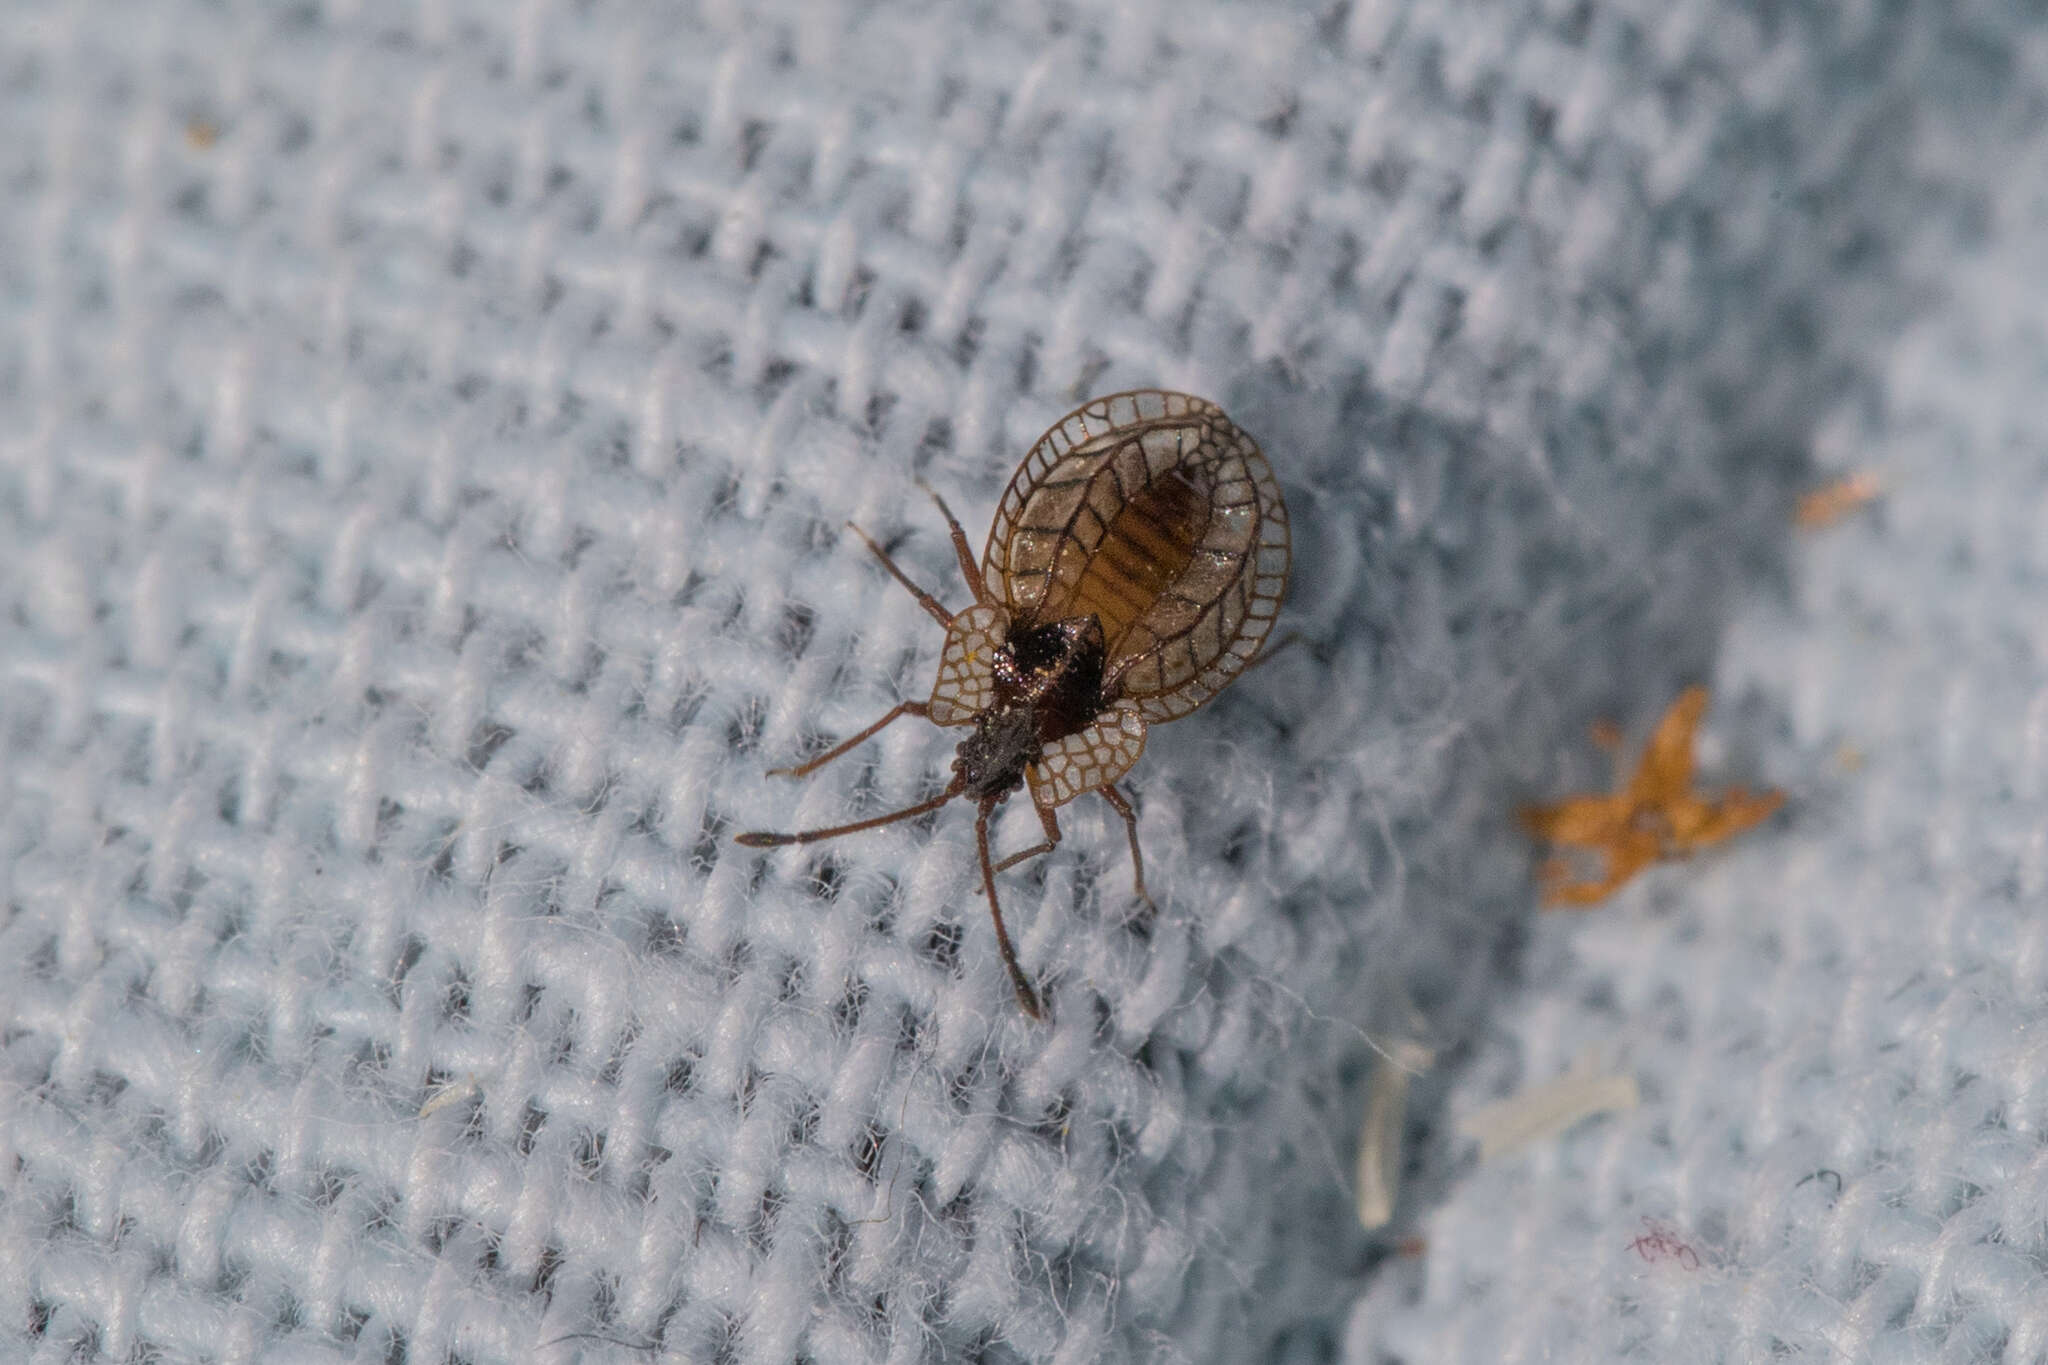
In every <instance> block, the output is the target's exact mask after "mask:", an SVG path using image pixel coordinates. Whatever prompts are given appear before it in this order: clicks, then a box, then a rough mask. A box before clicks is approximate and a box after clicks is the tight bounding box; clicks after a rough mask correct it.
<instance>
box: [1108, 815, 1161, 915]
mask: <svg viewBox="0 0 2048 1365" xmlns="http://www.w3.org/2000/svg"><path fill="white" fill-rule="evenodd" d="M1095 790H1097V791H1099V792H1101V793H1102V799H1103V800H1105V801H1107V802H1109V804H1110V805H1112V806H1114V807H1116V813H1117V814H1118V815H1121V816H1123V818H1124V833H1125V834H1126V835H1128V836H1129V838H1130V841H1131V890H1133V891H1135V892H1137V894H1138V899H1139V900H1141V901H1143V902H1145V909H1146V911H1147V913H1150V914H1157V913H1158V912H1159V906H1158V904H1157V903H1156V902H1154V901H1153V899H1152V893H1151V892H1149V891H1147V890H1146V889H1145V855H1144V854H1143V853H1140V852H1139V851H1138V812H1137V811H1135V810H1133V809H1131V803H1130V799H1129V798H1128V797H1126V796H1125V795H1124V794H1123V793H1122V792H1120V791H1118V790H1117V789H1116V788H1115V787H1114V786H1110V785H1108V784H1104V785H1103V786H1100V787H1097V788H1096V789H1095Z"/></svg>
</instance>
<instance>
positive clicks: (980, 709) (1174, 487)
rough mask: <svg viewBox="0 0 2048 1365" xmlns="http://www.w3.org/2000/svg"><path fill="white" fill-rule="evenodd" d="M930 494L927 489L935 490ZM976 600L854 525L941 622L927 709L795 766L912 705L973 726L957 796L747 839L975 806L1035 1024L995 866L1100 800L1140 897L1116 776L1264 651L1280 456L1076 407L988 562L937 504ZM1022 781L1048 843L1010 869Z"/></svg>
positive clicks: (1174, 423)
mask: <svg viewBox="0 0 2048 1365" xmlns="http://www.w3.org/2000/svg"><path fill="white" fill-rule="evenodd" d="M927 491H930V490H927ZM932 501H933V502H935V503H937V504H938V507H939V512H940V514H941V515H942V516H944V517H945V519H946V525H947V527H948V529H949V530H950V531H951V533H952V539H953V552H954V555H955V557H956V558H957V559H958V560H959V562H960V573H961V576H962V577H964V578H965V579H966V580H967V586H968V587H969V588H970V589H971V590H972V591H973V593H974V605H972V606H970V607H968V608H966V609H965V610H962V611H959V612H951V611H948V610H947V609H946V608H945V607H944V606H942V605H941V604H940V603H939V601H938V599H937V598H935V597H933V596H932V595H931V594H930V593H928V592H926V591H925V590H924V589H922V588H920V587H918V586H917V585H916V584H915V583H913V582H911V581H910V578H909V577H908V576H907V575H906V574H905V573H904V572H903V571H902V570H901V569H900V568H898V567H897V566H896V563H895V561H894V560H892V559H891V558H890V557H889V555H888V553H887V552H886V551H884V550H883V549H882V547H881V546H879V545H877V544H876V543H875V542H874V540H873V539H871V538H870V537H869V536H868V534H867V533H866V532H865V531H862V530H861V529H860V528H859V527H858V526H852V524H851V523H848V525H849V527H850V528H851V529H852V531H853V532H854V534H855V535H858V536H859V537H860V538H861V540H862V542H863V543H865V544H866V545H867V547H868V549H869V550H871V551H873V552H874V555H875V557H876V558H877V559H879V560H881V561H882V567H884V568H885V569H887V570H888V571H889V573H890V575H891V576H892V577H894V578H895V579H896V581H897V582H899V583H901V584H902V585H903V586H904V587H905V588H906V589H908V590H909V591H910V593H911V595H912V596H914V597H915V598H916V599H917V600H918V602H919V603H920V604H921V605H922V606H923V607H924V609H925V610H926V611H927V612H929V613H930V614H931V616H932V618H933V619H934V620H936V621H937V622H938V623H939V624H940V625H941V626H943V627H945V630H946V643H945V648H944V651H943V653H942V654H941V656H940V660H939V674H938V679H937V681H936V682H934V684H933V685H932V693H931V697H930V699H929V700H926V701H906V702H900V703H898V704H897V705H896V706H895V707H894V708H892V709H891V710H890V711H889V712H888V713H887V714H886V715H884V716H883V717H882V718H881V719H880V720H878V721H876V722H875V723H874V724H872V725H870V726H868V727H867V728H866V729H864V730H862V731H861V732H860V733H858V734H856V735H853V736H852V737H850V738H848V739H846V740H843V741H842V742H840V743H839V744H836V745H834V746H833V747H832V748H830V749H828V750H826V751H825V752H824V753H822V754H820V755H818V756H817V757H816V758H813V759H811V760H810V761H808V762H806V763H800V764H797V765H795V766H793V767H789V768H777V769H773V770H772V771H773V772H774V773H776V774H778V775H783V776H788V777H802V776H804V775H806V774H808V773H811V772H815V771H816V770H817V769H819V768H821V767H823V766H824V765H825V764H827V763H830V762H831V761H832V760H833V759H835V758H838V757H839V756H840V755H842V754H845V753H847V752H848V751H850V750H851V749H853V748H854V747H856V746H857V745H860V744H863V743H865V742H866V741H867V740H869V739H872V738H873V737H874V736H875V735H876V734H877V733H878V732H879V731H881V729H882V728H883V727H884V726H887V725H889V724H890V723H891V722H893V721H895V720H897V719H898V718H900V717H902V716H923V717H925V718H926V719H928V720H930V721H932V722H934V723H935V724H938V725H944V726H968V727H972V728H971V730H970V732H969V733H968V734H967V736H966V737H965V738H963V739H962V740H961V741H960V746H959V748H958V750H957V751H956V752H955V754H954V756H953V775H952V778H951V780H950V781H948V782H947V784H946V787H945V790H943V791H941V792H940V793H939V794H938V795H937V796H934V797H932V798H930V799H929V800H925V801H920V802H918V803H916V804H915V805H911V806H906V807H904V808H903V809H901V810H897V811H892V812H890V813H889V814H887V815H878V816H875V817H873V818H871V819H867V820H856V821H853V822H852V823H850V824H844V825H834V826H831V827H829V828H824V829H811V830H804V831H801V832H798V833H793V834H773V833H766V832H755V833H749V834H742V835H739V836H738V837H737V840H736V841H737V842H738V843H740V844H743V845H745V846H746V847H749V848H772V847H777V846H780V845H784V844H807V843H814V842H816V841H818V840H821V839H834V838H837V837H839V836H840V835H842V834H853V833H856V832H858V831H861V830H867V829H874V828H876V827H877V826H880V825H887V824H893V823H895V822H896V821H898V820H907V819H911V818H912V817H915V816H918V815H922V814H924V813H925V812H927V811H931V810H936V809H937V808H939V807H940V806H942V805H944V804H946V803H947V802H948V801H951V800H953V799H954V798H955V797H965V798H966V799H968V800H970V801H972V802H973V803H974V805H975V821H974V837H975V845H976V848H977V850H978V851H979V854H980V859H981V885H982V891H983V893H984V894H985V895H986V896H987V897H988V904H989V913H990V915H991V916H992V917H993V918H994V920H995V930H996V943H997V944H998V946H999V947H1000V948H1001V950H1002V955H1003V965H1004V966H1005V967H1006V968H1008V970H1009V973H1010V981H1011V984H1012V985H1013V986H1015V988H1016V991H1017V1003H1018V1004H1020V1005H1021V1006H1023V1008H1024V1012H1025V1013H1027V1014H1029V1015H1030V1016H1031V1017H1033V1018H1034V1019H1035V1018H1040V1017H1042V1011H1041V1010H1040V1007H1039V1002H1038V995H1037V992H1035V991H1034V990H1033V989H1032V987H1031V983H1030V981H1029V980H1028V979H1027V978H1026V977H1025V975H1024V970H1023V968H1022V967H1020V966H1019V965H1018V963H1017V954H1016V951H1015V949H1013V948H1012V947H1011V944H1010V935H1009V932H1008V930H1007V929H1005V928H1004V926H1003V912H1002V906H1001V904H1000V903H999V902H998V900H997V899H996V881H995V878H996V873H998V872H1001V871H1003V870H1004V869H1006V868H1009V867H1013V866H1015V865H1016V864H1018V863H1020V862H1023V861H1024V860H1025V859H1027V858H1032V857H1036V856H1037V855H1039V854H1041V853H1048V852H1051V851H1052V849H1053V848H1054V846H1055V845H1057V844H1058V843H1059V841H1060V827H1059V820H1058V818H1057V816H1056V815H1055V814H1054V812H1055V811H1056V810H1057V809H1058V808H1059V807H1061V806H1063V805H1065V804H1066V803H1068V802H1069V801H1072V800H1074V799H1075V798H1076V797H1078V796H1081V795H1082V794H1083V793H1086V792H1091V791H1094V792H1100V793H1101V794H1102V797H1103V799H1104V800H1106V801H1107V802H1109V804H1110V805H1111V806H1112V807H1114V808H1115V810H1116V813H1117V814H1118V815H1119V816H1121V817H1122V818H1123V822H1124V832H1125V834H1126V836H1127V837H1128V838H1129V841H1130V845H1131V868H1132V881H1133V889H1134V890H1135V892H1136V893H1137V895H1138V897H1139V898H1140V899H1142V900H1143V901H1145V902H1146V904H1148V905H1149V904H1151V899H1152V898H1151V896H1150V895H1149V894H1148V893H1147V892H1146V890H1145V862H1144V857H1143V855H1142V854H1141V853H1140V852H1139V850H1138V818H1137V813H1136V812H1135V811H1134V810H1133V809H1132V808H1131V803H1130V801H1129V799H1128V798H1126V797H1125V796H1124V795H1123V793H1122V792H1120V791H1118V790H1117V789H1116V786H1115V783H1116V782H1117V780H1118V779H1119V778H1121V777H1122V776H1123V775H1124V774H1125V773H1127V772H1129V771H1130V769H1131V766H1132V765H1133V764H1134V763H1136V762H1137V761H1138V756H1139V754H1141V753H1142V752H1143V751H1144V748H1145V734H1146V730H1147V727H1149V726H1151V725H1156V724H1159V723H1161V722H1163V721H1169V720H1175V719H1178V718H1179V717H1181V716H1184V715H1186V714H1187V713H1188V712H1190V711H1193V710H1195V709H1196V708H1197V707H1199V706H1201V705H1202V704H1203V703H1204V702H1207V701H1208V700H1209V699H1210V698H1211V697H1213V696H1215V695H1216V694H1217V693H1218V692H1219V691H1221V690H1222V689H1223V688H1224V686H1226V685H1227V684H1228V683H1229V682H1230V680H1231V679H1232V678H1235V677H1236V676H1237V675H1238V674H1240V673H1242V672H1244V670H1245V669H1246V667H1247V666H1249V665H1250V664H1251V663H1252V662H1253V661H1254V660H1255V659H1256V658H1257V657H1258V655H1259V649H1260V646H1261V645H1262V644H1263V643H1264V642H1265V640H1266V637H1267V635H1268V634H1270V633H1271V631H1272V629H1273V622H1274V619H1275V617H1276V616H1277V614H1278V612H1279V609H1280V601H1281V598H1282V597H1283V596H1284V595H1285V593H1286V590H1287V575H1288V570H1289V568H1290V566H1291V553H1292V552H1291V549H1290V544H1289V539H1288V529H1287V508H1286V505H1285V504H1284V503H1283V502H1282V501H1281V498H1280V485H1279V483H1278V482H1277V481H1276V480H1275V479H1274V477H1273V470H1272V466H1270V465H1269V464H1267V462H1266V457H1265V456H1264V455H1263V454H1262V453H1261V452H1260V450H1259V448H1258V445H1257V444H1256V443H1255V442H1253V440H1252V439H1251V438H1250V437H1249V436H1247V435H1245V433H1244V432H1242V431H1240V430H1239V429H1238V427H1237V426H1236V424H1235V423H1233V422H1232V421H1231V420H1230V419H1229V418H1228V417H1226V416H1224V415H1223V411H1222V409H1220V408H1218V407H1217V406H1216V405H1215V404H1214V403H1210V402H1208V401H1206V400H1205V399H1201V398H1195V397H1192V396H1190V395H1188V394H1182V393H1167V392H1162V391H1159V390H1153V389H1145V390H1139V391H1136V392H1131V393H1119V394H1112V395H1110V396H1109V397H1106V398H1097V399H1095V400H1094V401H1093V402H1090V403H1086V404H1083V405H1082V406H1081V407H1079V408H1077V409H1075V410H1074V411H1073V412H1071V413H1069V414H1067V416H1065V417H1063V418H1061V419H1060V420H1059V421H1058V422H1057V423H1055V424H1054V425H1053V427H1052V429H1051V430H1049V431H1047V432H1046V433H1045V435H1044V436H1043V437H1041V438H1040V439H1039V441H1038V443H1037V444H1036V445H1035V446H1033V447H1032V448H1031V453H1030V454H1028V455H1026V456H1025V457H1024V462H1023V463H1022V464H1020V465H1019V466H1018V467H1017V472H1016V473H1015V474H1014V475H1012V476H1011V479H1010V485H1009V487H1008V489H1006V490H1005V491H1004V493H1003V497H1002V501H1001V503H1000V504H999V505H998V507H997V510H996V516H995V522H994V524H993V525H992V526H991V527H990V528H989V533H988V544H987V547H986V548H985V549H984V550H983V552H982V558H981V563H980V564H979V565H977V564H976V563H975V561H974V556H973V553H972V552H971V551H970V549H969V548H968V543H967V534H966V532H964V531H963V530H961V528H960V522H959V520H958V519H957V518H955V517H954V515H953V513H952V509H950V508H948V507H947V506H946V503H945V501H944V499H942V498H940V497H939V495H938V494H937V493H932ZM1020 787H1021V788H1028V789H1029V790H1030V793H1031V800H1032V804H1033V806H1034V807H1035V808H1036V809H1037V812H1038V818H1039V822H1040V824H1041V825H1042V826H1043V828H1044V832H1045V838H1044V839H1043V840H1042V841H1041V842H1039V843H1036V844H1033V845H1032V846H1031V847H1029V848H1027V849H1023V850H1021V851H1020V852H1017V853H1013V854H1011V855H1009V856H1008V857H1006V858H1004V859H1002V860H1001V861H996V860H994V859H993V858H992V857H991V856H990V854H989V846H988V826H989V820H990V818H991V817H992V816H993V815H994V813H995V810H996V808H997V807H998V806H999V805H1001V804H1002V803H1003V802H1004V801H1005V800H1007V799H1008V798H1009V797H1010V796H1011V794H1012V793H1014V792H1016V791H1017V790H1018V789H1019V788H1020Z"/></svg>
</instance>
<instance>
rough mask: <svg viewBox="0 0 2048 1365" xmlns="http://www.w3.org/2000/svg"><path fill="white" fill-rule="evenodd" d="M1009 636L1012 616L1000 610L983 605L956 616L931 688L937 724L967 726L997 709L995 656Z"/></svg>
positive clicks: (948, 629) (948, 632) (999, 608)
mask: <svg viewBox="0 0 2048 1365" xmlns="http://www.w3.org/2000/svg"><path fill="white" fill-rule="evenodd" d="M1009 632H1010V618H1009V614H1008V613H1007V612H1005V611H1004V610H1003V609H1002V608H1001V607H998V606H993V605H991V604H989V603H985V602H984V603H977V604H976V605H974V606H971V607H969V608H968V609H967V610H965V611H963V612H958V613H955V615H954V617H953V624H952V625H951V626H949V627H948V628H947V630H946V648H945V652H944V653H942V654H941V655H940V656H939V677H938V681H936V682H934V683H933V684H932V700H931V718H932V720H933V721H934V722H936V723H937V724H940V725H967V724H970V723H971V722H972V721H973V720H974V718H975V717H976V716H978V715H980V714H981V713H982V712H983V711H986V710H988V709H989V708H990V707H991V706H993V705H995V700H996V675H995V654H996V651H997V650H998V649H1000V648H1002V645H1003V641H1004V640H1005V639H1007V638H1008V637H1009Z"/></svg>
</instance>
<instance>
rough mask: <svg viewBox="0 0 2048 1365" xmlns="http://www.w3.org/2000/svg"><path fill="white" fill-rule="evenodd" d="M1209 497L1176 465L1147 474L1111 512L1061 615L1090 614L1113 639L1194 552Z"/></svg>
mask: <svg viewBox="0 0 2048 1365" xmlns="http://www.w3.org/2000/svg"><path fill="white" fill-rule="evenodd" d="M1208 524H1209V499H1208V497H1207V495H1205V494H1204V493H1203V492H1202V490H1200V489H1199V488H1196V487H1195V486H1194V485H1193V484H1192V483H1190V482H1188V480H1187V479H1186V478H1185V477H1183V476H1182V475H1181V473H1180V472H1179V471H1178V470H1175V471H1172V472H1169V473H1168V474H1166V475H1165V476H1164V477H1162V478H1158V479H1155V480H1153V481H1152V482H1151V483H1149V484H1147V485H1146V486H1145V487H1143V488H1141V489H1139V490H1138V492H1137V494H1136V495H1135V496H1134V497H1132V498H1131V499H1130V500H1129V501H1127V502H1125V503H1124V505H1123V507H1122V509H1121V510H1120V511H1118V512H1117V514H1116V516H1115V517H1113V518H1111V520H1110V523H1109V529H1108V530H1107V531H1106V532H1105V533H1104V534H1103V537H1102V543H1101V544H1099V545H1097V546H1096V547H1095V552H1094V553H1093V554H1092V555H1090V556H1089V558H1088V567H1087V569H1086V570H1085V571H1084V572H1083V573H1082V575H1081V581H1080V582H1079V583H1077V584H1075V586H1074V592H1073V596H1072V598H1071V599H1070V601H1069V603H1068V604H1067V606H1066V608H1065V610H1064V611H1063V612H1062V614H1063V615H1070V616H1081V615H1087V614H1091V613H1092V614H1093V615H1094V616H1095V618H1096V619H1097V620H1098V621H1100V622H1101V623H1102V637H1103V639H1105V640H1107V641H1110V642H1112V643H1113V642H1114V641H1116V640H1117V639H1118V638H1120V637H1121V636H1122V635H1123V633H1124V631H1125V629H1126V628H1128V627H1129V626H1130V624H1131V623H1132V622H1133V621H1136V620H1137V619H1138V618H1139V617H1140V616H1143V615H1144V614H1145V613H1146V612H1147V611H1148V610H1150V609H1151V607H1152V605H1153V603H1155V602H1157V601H1158V600H1159V596H1160V594H1161V593H1163V592H1165V591H1166V589H1167V587H1168V585H1170V584H1171V583H1172V582H1173V580H1174V579H1176V578H1178V577H1179V576H1180V574H1181V571H1182V570H1184V569H1186V568H1187V566H1188V561H1189V560H1191V559H1192V558H1194V554H1195V546H1196V544H1197V543H1198V542H1199V541H1200V540H1201V538H1202V532H1203V531H1204V530H1205V529H1207V527H1208Z"/></svg>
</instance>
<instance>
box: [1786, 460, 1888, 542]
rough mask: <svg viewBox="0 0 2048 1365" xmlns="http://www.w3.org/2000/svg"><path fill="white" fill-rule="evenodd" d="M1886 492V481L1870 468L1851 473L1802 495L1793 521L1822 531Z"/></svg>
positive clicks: (1793, 514)
mask: <svg viewBox="0 0 2048 1365" xmlns="http://www.w3.org/2000/svg"><path fill="white" fill-rule="evenodd" d="M1883 491H1884V484H1883V483H1882V482H1880V481H1879V479H1878V477H1877V475H1875V474H1873V473H1871V472H1870V471H1869V470H1864V471H1863V472H1862V473H1860V474H1849V475H1846V476H1844V477H1842V478H1839V479H1836V480H1835V481H1834V482H1833V483H1825V484H1822V485H1821V486H1820V487H1819V488H1815V489H1811V490H1809V491H1807V492H1805V493H1802V494H1800V495H1799V506H1798V508H1797V509H1796V510H1795V511H1794V512H1793V513H1792V520H1793V521H1795V522H1796V523H1798V524H1799V525H1800V526H1802V527H1804V528H1806V529H1807V530H1809V531H1818V530H1820V529H1821V528H1822V527H1825V526H1833V525H1834V524H1835V523H1836V522H1838V521H1840V520H1841V519H1842V518H1843V517H1846V516H1848V515H1849V514H1850V513H1851V512H1854V511H1855V510H1856V509H1857V508H1859V507H1862V506H1864V505H1866V504H1867V503H1869V502H1871V501H1872V500H1873V499H1875V498H1876V497H1877V495H1878V494H1879V493H1882V492H1883Z"/></svg>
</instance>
